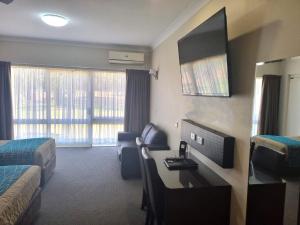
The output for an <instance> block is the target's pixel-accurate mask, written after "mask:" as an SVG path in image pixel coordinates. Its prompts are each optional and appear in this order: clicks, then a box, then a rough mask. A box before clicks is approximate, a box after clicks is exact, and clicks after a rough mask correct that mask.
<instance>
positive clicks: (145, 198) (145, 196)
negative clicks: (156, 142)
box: [138, 148, 149, 210]
mask: <svg viewBox="0 0 300 225" xmlns="http://www.w3.org/2000/svg"><path fill="white" fill-rule="evenodd" d="M138 155H139V161H140V168H141V175H142V181H143V197H142V206H141V209H142V210H144V209H145V207H147V204H148V202H149V201H148V199H149V198H148V187H147V178H146V170H145V165H144V160H143V157H142V148H138Z"/></svg>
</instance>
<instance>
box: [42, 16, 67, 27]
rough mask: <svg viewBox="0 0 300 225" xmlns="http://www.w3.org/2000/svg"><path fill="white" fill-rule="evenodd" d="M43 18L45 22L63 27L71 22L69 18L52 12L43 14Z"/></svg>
mask: <svg viewBox="0 0 300 225" xmlns="http://www.w3.org/2000/svg"><path fill="white" fill-rule="evenodd" d="M41 19H42V21H43V22H44V23H46V24H48V25H49V26H53V27H63V26H66V25H67V24H68V22H69V19H68V18H66V17H64V16H61V15H57V14H52V13H47V14H43V15H42V16H41Z"/></svg>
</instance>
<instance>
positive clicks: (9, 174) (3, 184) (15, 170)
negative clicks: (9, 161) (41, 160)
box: [0, 165, 30, 195]
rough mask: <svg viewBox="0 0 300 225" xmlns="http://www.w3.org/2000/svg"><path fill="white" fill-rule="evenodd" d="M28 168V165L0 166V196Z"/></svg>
mask: <svg viewBox="0 0 300 225" xmlns="http://www.w3.org/2000/svg"><path fill="white" fill-rule="evenodd" d="M29 167H30V166H29V165H13V166H0V195H2V194H3V193H4V192H5V191H6V190H7V189H8V188H9V187H10V186H11V185H13V184H14V183H15V182H16V181H17V180H18V179H19V177H21V176H22V175H23V173H25V172H26V170H28V168H29Z"/></svg>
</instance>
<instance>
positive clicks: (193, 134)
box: [191, 132, 197, 141]
mask: <svg viewBox="0 0 300 225" xmlns="http://www.w3.org/2000/svg"><path fill="white" fill-rule="evenodd" d="M196 138H197V135H196V134H195V133H193V132H192V133H191V139H192V140H193V141H196Z"/></svg>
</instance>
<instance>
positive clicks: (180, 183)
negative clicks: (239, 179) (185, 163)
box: [150, 150, 231, 189]
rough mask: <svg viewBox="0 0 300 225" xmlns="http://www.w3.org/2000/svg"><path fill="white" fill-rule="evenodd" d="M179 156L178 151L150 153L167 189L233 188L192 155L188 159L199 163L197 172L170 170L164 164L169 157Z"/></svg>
mask: <svg viewBox="0 0 300 225" xmlns="http://www.w3.org/2000/svg"><path fill="white" fill-rule="evenodd" d="M178 154H179V152H178V150H177V151H175V150H170V151H150V155H151V156H152V158H153V159H154V160H155V163H156V166H157V170H158V173H159V176H160V178H161V179H162V181H163V183H164V185H165V187H166V188H168V189H198V188H206V187H228V188H230V187H231V185H230V184H228V183H227V182H226V181H225V180H223V179H222V178H221V177H220V176H219V175H217V174H216V173H215V172H214V171H212V170H211V169H209V168H208V167H207V166H206V165H205V164H203V163H202V162H201V161H199V160H198V159H197V158H196V157H195V156H193V155H192V154H191V153H190V154H189V155H188V158H191V159H193V160H194V161H195V162H197V163H198V169H197V170H169V169H168V168H167V167H166V166H165V164H164V162H163V161H164V159H165V158H167V157H178Z"/></svg>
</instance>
